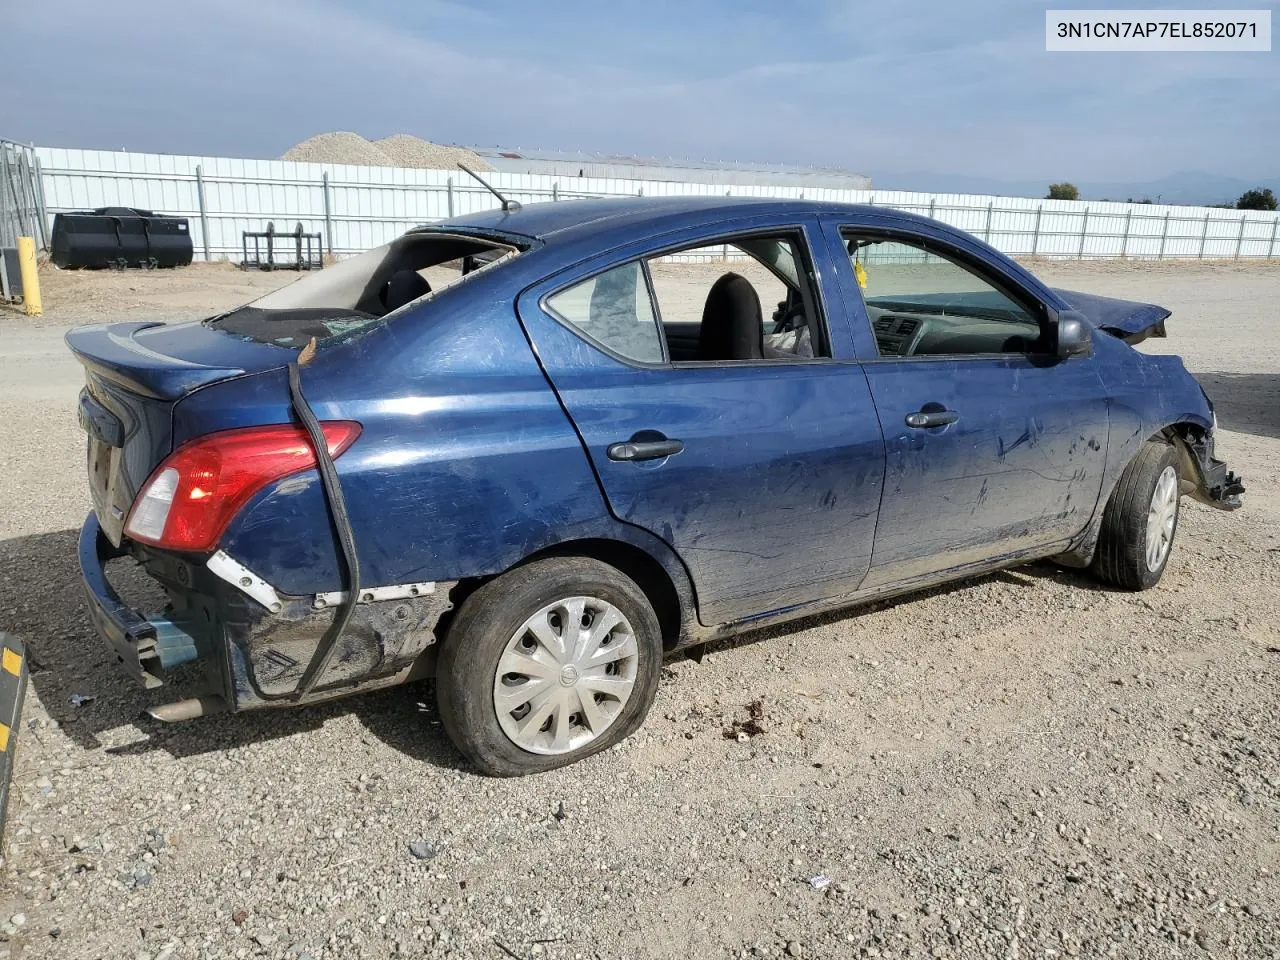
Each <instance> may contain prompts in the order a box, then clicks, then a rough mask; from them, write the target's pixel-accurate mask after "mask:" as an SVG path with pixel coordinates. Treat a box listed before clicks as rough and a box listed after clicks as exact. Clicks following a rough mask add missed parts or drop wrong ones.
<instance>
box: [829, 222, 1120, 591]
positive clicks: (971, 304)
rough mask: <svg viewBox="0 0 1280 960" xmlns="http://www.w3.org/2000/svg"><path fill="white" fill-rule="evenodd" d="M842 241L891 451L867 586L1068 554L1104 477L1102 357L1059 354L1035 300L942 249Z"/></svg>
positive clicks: (859, 236) (844, 236) (856, 236)
mask: <svg viewBox="0 0 1280 960" xmlns="http://www.w3.org/2000/svg"><path fill="white" fill-rule="evenodd" d="M840 243H841V244H842V246H843V248H844V250H845V251H846V252H847V253H848V257H847V259H846V261H845V262H847V263H848V265H849V271H848V273H847V274H846V284H847V287H846V288H847V289H851V290H855V291H857V302H856V303H855V304H854V306H855V308H858V309H860V310H861V311H862V312H863V314H864V316H862V317H861V318H855V322H861V323H863V324H865V325H866V326H867V327H868V328H869V330H868V332H869V333H870V334H871V337H870V338H866V339H870V340H873V341H874V349H875V351H876V356H874V357H869V358H868V359H867V360H866V361H865V363H864V368H865V370H866V373H867V380H868V382H869V384H870V387H871V394H872V397H873V398H874V400H875V404H876V409H877V411H878V412H879V415H880V421H881V424H882V426H883V430H884V438H885V449H886V466H885V487H884V498H883V502H882V504H881V508H880V522H879V525H878V527H877V530H876V537H875V548H874V552H873V556H872V569H871V572H870V574H869V575H868V578H867V581H866V586H868V587H871V586H878V585H881V584H886V583H896V582H901V581H909V580H911V579H914V578H917V577H928V576H929V575H930V574H934V573H936V572H938V571H942V570H947V569H952V568H956V567H963V566H964V565H966V564H970V563H977V562H981V561H984V560H988V559H991V558H993V557H998V556H1007V555H1011V554H1016V553H1019V552H1022V551H1038V550H1044V549H1047V548H1049V547H1051V546H1053V545H1065V543H1066V542H1067V541H1068V540H1070V539H1071V538H1072V537H1074V536H1076V535H1077V534H1079V533H1080V532H1081V531H1082V530H1083V529H1084V528H1085V526H1086V525H1087V524H1088V522H1089V519H1090V518H1091V517H1092V515H1093V512H1094V508H1095V506H1096V504H1097V501H1098V495H1099V492H1100V489H1101V484H1102V472H1103V467H1104V465H1105V457H1106V449H1107V429H1108V414H1107V405H1106V399H1105V396H1104V390H1103V387H1102V382H1101V380H1100V378H1099V376H1098V373H1097V365H1096V363H1095V362H1094V361H1093V359H1092V358H1090V357H1076V358H1072V359H1069V360H1061V359H1058V358H1057V357H1056V355H1053V354H1052V353H1051V352H1050V350H1049V349H1048V346H1049V345H1050V344H1051V343H1052V337H1051V336H1050V335H1049V334H1048V333H1047V324H1046V317H1045V316H1044V315H1043V314H1042V312H1041V309H1040V308H1038V305H1037V304H1035V303H1033V302H1031V301H1030V300H1029V299H1028V297H1027V295H1026V294H1024V293H1022V292H1020V291H1019V290H1017V289H1016V288H1014V287H1013V286H1012V285H1011V281H1009V280H1008V278H1001V277H1000V275H999V274H998V273H997V272H995V271H994V270H993V271H991V272H984V271H983V270H982V269H981V267H980V266H979V265H977V264H975V262H974V261H973V260H972V259H971V258H970V259H967V260H962V259H960V256H961V254H960V253H959V252H957V251H954V250H950V251H949V250H948V249H947V247H946V246H945V245H943V244H940V243H938V242H936V241H928V242H925V241H918V242H913V241H912V240H911V239H910V238H903V237H901V236H898V237H896V238H895V237H892V236H886V235H884V234H876V233H874V232H864V233H859V232H858V231H857V230H856V229H854V228H848V229H845V230H842V231H841V236H840Z"/></svg>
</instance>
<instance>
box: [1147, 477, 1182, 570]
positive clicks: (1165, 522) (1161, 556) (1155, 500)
mask: <svg viewBox="0 0 1280 960" xmlns="http://www.w3.org/2000/svg"><path fill="white" fill-rule="evenodd" d="M1177 522H1178V472H1177V471H1176V470H1175V469H1174V468H1173V467H1172V466H1168V467H1165V468H1164V470H1163V471H1161V473H1160V476H1159V478H1158V479H1157V480H1156V489H1155V491H1154V492H1153V493H1152V494H1151V506H1150V508H1149V509H1148V510H1147V569H1148V570H1150V571H1151V572H1152V573H1155V572H1156V571H1157V570H1159V569H1160V567H1161V566H1162V565H1163V564H1164V562H1165V560H1166V559H1167V558H1168V556H1169V548H1170V547H1171V546H1172V545H1173V531H1174V527H1175V526H1176V525H1177Z"/></svg>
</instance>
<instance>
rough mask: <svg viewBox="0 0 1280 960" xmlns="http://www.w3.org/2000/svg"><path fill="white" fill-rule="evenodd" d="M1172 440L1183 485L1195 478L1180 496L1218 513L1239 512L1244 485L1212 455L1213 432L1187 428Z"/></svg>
mask: <svg viewBox="0 0 1280 960" xmlns="http://www.w3.org/2000/svg"><path fill="white" fill-rule="evenodd" d="M1174 439H1175V441H1176V445H1177V447H1178V449H1179V450H1180V452H1181V453H1182V457H1183V461H1184V462H1183V469H1182V476H1183V478H1184V483H1185V482H1186V479H1185V478H1187V477H1189V476H1190V477H1195V478H1196V479H1195V480H1194V481H1193V482H1191V489H1189V490H1184V491H1183V492H1185V493H1187V494H1189V495H1190V496H1191V497H1193V498H1194V499H1196V500H1199V501H1200V502H1201V503H1203V504H1205V505H1207V506H1210V507H1214V508H1215V509H1218V510H1238V509H1240V506H1241V497H1242V496H1243V495H1244V481H1243V479H1242V478H1241V477H1240V476H1239V475H1238V474H1236V473H1234V472H1232V471H1231V470H1228V469H1227V465H1226V463H1225V462H1223V461H1222V460H1219V459H1217V458H1216V457H1215V456H1214V455H1213V431H1212V430H1200V429H1198V428H1195V427H1190V428H1188V429H1186V430H1185V431H1181V432H1179V433H1178V434H1176V435H1175V437H1174Z"/></svg>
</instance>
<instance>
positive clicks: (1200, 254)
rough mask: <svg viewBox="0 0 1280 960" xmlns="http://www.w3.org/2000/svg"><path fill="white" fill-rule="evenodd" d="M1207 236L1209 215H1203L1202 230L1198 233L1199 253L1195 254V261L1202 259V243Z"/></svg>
mask: <svg viewBox="0 0 1280 960" xmlns="http://www.w3.org/2000/svg"><path fill="white" fill-rule="evenodd" d="M1208 236H1209V214H1207V213H1206V214H1205V215H1204V228H1203V229H1202V230H1201V231H1200V252H1199V253H1198V254H1196V259H1197V260H1203V259H1204V241H1205V238H1206V237H1208Z"/></svg>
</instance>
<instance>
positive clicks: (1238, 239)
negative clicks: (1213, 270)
mask: <svg viewBox="0 0 1280 960" xmlns="http://www.w3.org/2000/svg"><path fill="white" fill-rule="evenodd" d="M1248 217H1249V215H1248V214H1247V213H1242V214H1241V215H1240V233H1239V234H1238V235H1237V236H1236V255H1235V256H1234V257H1232V259H1233V260H1239V259H1240V249H1241V248H1242V247H1243V246H1244V224H1245V220H1247V219H1248Z"/></svg>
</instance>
